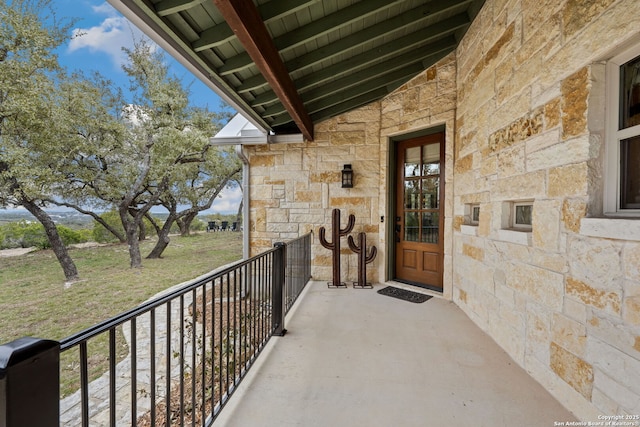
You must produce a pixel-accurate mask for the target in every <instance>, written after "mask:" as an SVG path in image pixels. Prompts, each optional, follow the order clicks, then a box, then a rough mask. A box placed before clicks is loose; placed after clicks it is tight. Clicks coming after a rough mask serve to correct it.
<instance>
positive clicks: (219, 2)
mask: <svg viewBox="0 0 640 427" xmlns="http://www.w3.org/2000/svg"><path fill="white" fill-rule="evenodd" d="M213 3H214V4H215V5H216V7H217V8H218V10H219V11H220V13H221V14H222V16H223V17H224V19H225V20H226V21H227V24H228V25H229V27H231V29H232V30H233V32H234V33H235V35H236V37H238V40H239V41H240V43H242V45H243V46H244V48H245V50H246V51H247V53H248V54H249V56H250V57H251V59H252V60H253V62H254V63H255V64H256V66H257V67H258V69H259V70H260V72H261V73H262V75H263V76H264V78H265V79H266V80H267V82H269V84H270V85H271V88H272V89H273V91H274V92H275V94H276V95H277V96H278V98H279V99H280V102H282V104H283V105H284V108H286V110H287V112H288V113H289V114H290V115H291V118H292V119H293V121H294V122H295V123H296V125H298V128H299V129H300V132H302V135H303V136H304V137H305V138H306V139H307V140H309V141H313V122H312V121H311V118H310V117H309V114H308V113H307V111H306V110H305V108H304V104H303V103H302V99H301V98H300V96H299V95H298V91H297V89H296V87H295V85H294V84H293V80H291V77H290V76H289V72H288V71H287V69H286V67H285V65H284V62H282V58H281V57H280V54H279V53H278V49H277V48H276V46H275V44H274V43H273V40H272V39H271V35H270V34H269V32H268V31H267V27H266V26H265V25H264V22H263V21H262V17H261V16H260V13H259V12H258V9H257V8H256V6H255V5H254V4H253V1H251V0H213Z"/></svg>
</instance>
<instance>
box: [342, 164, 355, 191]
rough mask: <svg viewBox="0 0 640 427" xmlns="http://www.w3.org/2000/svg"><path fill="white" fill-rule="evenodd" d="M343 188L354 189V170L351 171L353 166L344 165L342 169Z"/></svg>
mask: <svg viewBox="0 0 640 427" xmlns="http://www.w3.org/2000/svg"><path fill="white" fill-rule="evenodd" d="M342 188H353V169H351V165H344V167H343V169H342Z"/></svg>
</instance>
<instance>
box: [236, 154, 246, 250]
mask: <svg viewBox="0 0 640 427" xmlns="http://www.w3.org/2000/svg"><path fill="white" fill-rule="evenodd" d="M236 154H237V155H238V157H239V158H240V161H241V162H242V258H243V259H247V258H249V159H248V158H247V156H246V154H245V153H244V148H242V145H240V144H238V145H236Z"/></svg>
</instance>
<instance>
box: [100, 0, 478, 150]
mask: <svg viewBox="0 0 640 427" xmlns="http://www.w3.org/2000/svg"><path fill="white" fill-rule="evenodd" d="M484 1H485V0H432V1H426V0H359V1H358V0H253V1H252V0H109V2H110V3H111V4H113V5H114V6H115V7H116V8H117V9H119V10H120V11H121V12H123V13H124V14H125V16H127V17H129V18H130V19H132V20H133V21H134V23H136V25H138V26H139V27H141V29H142V30H143V31H145V32H146V33H147V34H148V35H149V36H150V37H151V38H152V39H154V40H156V41H158V42H160V44H161V45H163V47H167V46H169V47H170V49H169V51H170V53H171V54H172V55H174V56H176V57H177V59H178V60H179V61H181V62H183V63H184V64H186V65H188V66H189V67H188V68H189V69H191V71H193V72H194V73H195V74H196V75H197V76H198V77H199V78H200V79H202V80H204V81H205V83H207V84H208V85H209V86H210V87H212V88H214V89H215V90H216V91H217V92H218V93H219V94H221V96H222V97H223V99H225V100H226V101H227V102H229V103H230V104H231V105H232V106H233V107H234V108H236V109H237V110H239V112H241V113H242V114H243V115H245V116H246V117H247V118H248V119H249V120H251V121H252V122H253V123H254V124H256V125H258V126H259V127H262V128H263V129H265V130H270V131H273V132H275V133H285V134H286V133H300V132H301V133H302V134H303V135H305V137H306V138H307V139H312V138H313V124H314V123H317V122H319V121H322V120H325V119H327V118H330V117H333V116H335V115H337V114H340V113H343V112H346V111H350V110H352V109H355V108H358V107H360V106H362V105H365V104H368V103H370V102H373V101H376V100H379V99H381V98H383V97H384V96H386V95H388V94H389V93H390V92H391V91H393V90H395V89H396V88H398V87H399V86H401V85H402V84H404V83H405V82H407V81H408V80H410V79H411V78H413V77H414V76H416V75H417V74H419V73H420V72H421V71H423V70H424V69H426V68H428V67H429V66H431V65H433V64H434V63H436V62H437V61H438V60H440V59H442V58H443V57H444V56H446V55H447V54H449V53H450V52H452V51H453V50H455V48H456V47H457V45H458V43H459V42H460V39H461V38H462V36H463V35H464V34H465V32H466V31H467V29H468V28H469V25H470V24H471V22H472V21H473V19H474V18H475V17H476V15H477V13H478V11H479V10H480V8H481V7H482V5H483V4H484ZM141 23H142V25H141ZM264 38H267V39H268V40H264Z"/></svg>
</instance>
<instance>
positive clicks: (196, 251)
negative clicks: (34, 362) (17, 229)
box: [0, 233, 242, 396]
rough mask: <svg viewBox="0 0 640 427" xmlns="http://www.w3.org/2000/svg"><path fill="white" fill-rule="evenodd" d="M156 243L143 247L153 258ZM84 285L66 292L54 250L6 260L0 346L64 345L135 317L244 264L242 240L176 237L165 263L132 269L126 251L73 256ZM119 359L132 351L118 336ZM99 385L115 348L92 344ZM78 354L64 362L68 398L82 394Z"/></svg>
mask: <svg viewBox="0 0 640 427" xmlns="http://www.w3.org/2000/svg"><path fill="white" fill-rule="evenodd" d="M154 243H155V240H153V241H145V242H142V244H141V252H142V254H143V256H145V255H146V254H147V253H149V251H150V250H151V248H152V247H153V245H154ZM70 254H71V257H72V258H73V260H74V262H75V263H76V266H77V267H78V271H79V273H80V277H81V281H79V282H76V283H74V284H73V285H71V286H70V287H65V284H64V282H65V280H64V275H63V274H62V269H61V268H60V265H59V264H58V261H57V259H56V257H55V256H54V254H53V252H51V251H50V250H44V251H38V252H32V253H29V254H26V255H21V256H17V257H10V258H0V344H5V343H7V342H10V341H13V340H14V339H17V338H20V337H24V336H32V337H38V338H46V339H53V340H57V341H59V340H62V339H63V338H66V337H68V336H70V335H72V334H75V333H77V332H80V331H82V330H84V329H86V328H88V327H90V326H92V325H95V324H96V323H99V322H101V321H103V320H106V319H108V318H110V317H113V316H115V315H117V314H119V313H121V312H123V311H126V310H129V309H131V308H133V307H135V306H137V305H139V304H140V303H142V302H143V301H145V300H147V299H149V298H150V297H152V296H154V295H155V294H157V293H158V292H160V291H163V290H165V289H167V288H169V287H171V286H173V285H176V284H178V283H182V282H185V281H188V280H191V279H193V278H196V277H198V276H200V275H202V274H205V273H208V272H210V271H211V270H213V269H215V268H217V267H219V266H222V265H225V264H228V263H231V262H234V261H237V260H239V259H240V258H242V235H241V234H240V233H200V234H196V235H192V236H190V237H179V236H173V237H172V238H171V244H170V245H169V246H168V247H167V249H166V250H165V253H164V254H163V258H162V259H156V260H148V259H143V263H142V264H143V267H142V268H140V269H131V268H129V254H128V249H127V245H126V244H118V245H109V246H100V247H92V248H82V249H72V250H70ZM116 335H117V348H118V349H117V353H118V359H119V360H120V359H121V358H122V357H124V356H126V354H127V352H128V348H127V346H126V342H125V341H124V339H123V337H122V333H121V329H120V328H118V330H117V334H116ZM89 348H90V350H89V354H90V355H91V356H90V358H89V369H90V377H91V379H94V378H97V377H99V376H100V375H101V374H102V373H103V372H105V370H107V369H108V341H107V335H106V334H103V335H101V336H100V337H97V338H95V339H93V340H91V341H90V342H89ZM77 360H78V356H77V350H72V351H68V352H65V353H63V354H62V358H61V370H62V371H61V372H62V377H61V394H62V396H66V395H68V394H69V393H71V392H73V391H74V390H76V389H77V387H78V372H79V367H78V364H77Z"/></svg>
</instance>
